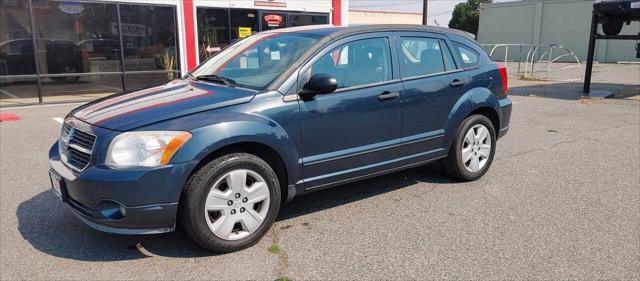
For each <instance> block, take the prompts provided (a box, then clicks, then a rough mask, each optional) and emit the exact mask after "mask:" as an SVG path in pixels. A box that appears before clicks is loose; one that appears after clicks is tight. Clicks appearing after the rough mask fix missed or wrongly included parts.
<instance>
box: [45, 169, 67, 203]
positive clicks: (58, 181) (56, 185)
mask: <svg viewBox="0 0 640 281" xmlns="http://www.w3.org/2000/svg"><path fill="white" fill-rule="evenodd" d="M49 179H50V180H51V190H53V193H55V194H56V195H57V196H58V198H60V199H61V200H62V201H65V200H66V190H65V186H64V181H62V177H60V176H58V175H57V174H55V173H54V172H52V171H49Z"/></svg>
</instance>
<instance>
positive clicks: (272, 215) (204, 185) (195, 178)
mask: <svg viewBox="0 0 640 281" xmlns="http://www.w3.org/2000/svg"><path fill="white" fill-rule="evenodd" d="M236 169H247V170H251V171H253V172H255V173H257V174H259V175H260V176H261V177H262V178H263V179H264V180H265V182H266V183H267V185H268V189H269V197H270V198H269V210H268V212H267V215H266V216H265V218H264V221H263V222H262V224H261V225H260V226H259V227H258V229H257V230H256V231H255V232H253V233H251V234H249V235H248V236H246V237H244V238H241V239H238V240H226V239H222V238H220V237H218V236H216V235H215V234H214V233H213V232H212V231H211V230H210V228H209V226H208V225H207V221H206V220H207V218H205V216H204V213H205V209H204V205H205V200H206V197H207V195H208V194H209V191H210V190H211V188H212V187H213V184H214V183H215V182H216V181H217V180H218V179H219V178H220V177H222V176H224V175H225V174H226V173H228V172H230V171H233V170H236ZM280 190H281V189H280V183H279V182H278V177H277V176H276V174H275V172H274V171H273V169H272V168H271V167H270V166H269V164H267V163H266V162H265V161H264V160H262V159H260V158H259V157H257V156H255V155H251V154H247V153H231V154H227V155H224V156H221V157H219V158H217V159H214V160H212V161H211V162H209V163H207V164H206V165H204V166H202V167H201V168H200V169H198V171H197V172H195V173H194V174H193V175H192V176H191V177H190V178H189V180H188V181H187V184H186V186H185V190H184V191H183V193H182V198H181V199H180V203H179V204H180V206H179V213H178V216H179V218H178V220H179V221H180V223H181V224H182V227H183V230H184V231H185V233H187V235H188V236H189V237H190V238H191V239H193V240H194V241H195V242H197V243H198V244H200V245H202V246H203V247H204V248H206V249H208V250H211V251H213V252H217V253H228V252H234V251H238V250H242V249H245V248H247V247H250V246H252V245H254V244H255V243H257V242H258V241H259V240H260V238H262V236H264V235H265V234H266V233H267V232H268V231H269V228H270V227H271V225H272V224H273V222H274V221H275V219H276V217H277V215H278V211H279V208H280V200H281V198H280V197H281V192H280Z"/></svg>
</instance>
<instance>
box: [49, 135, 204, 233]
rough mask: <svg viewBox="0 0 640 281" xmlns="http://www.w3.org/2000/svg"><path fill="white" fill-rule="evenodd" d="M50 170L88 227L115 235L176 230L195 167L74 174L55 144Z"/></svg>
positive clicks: (99, 169) (95, 168)
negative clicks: (184, 192)
mask: <svg viewBox="0 0 640 281" xmlns="http://www.w3.org/2000/svg"><path fill="white" fill-rule="evenodd" d="M49 165H50V173H51V174H52V175H53V176H52V180H56V179H57V180H59V182H60V188H61V199H62V200H63V201H64V203H65V204H66V205H67V206H69V208H70V209H71V210H72V212H73V213H74V214H75V215H76V216H78V217H79V218H80V219H81V220H82V221H83V222H85V223H86V224H87V225H89V226H91V227H92V228H95V229H97V230H100V231H104V232H111V233H120V234H152V233H162V232H170V231H173V230H174V228H175V222H176V214H177V210H178V201H179V199H180V193H181V191H182V187H183V186H184V184H185V182H186V179H187V177H188V174H189V172H190V171H191V169H192V168H193V166H194V165H195V164H192V163H181V164H172V165H167V166H163V167H157V168H136V169H121V170H120V169H118V170H115V169H110V168H108V167H102V166H91V167H89V168H87V169H86V170H84V171H83V172H81V173H74V172H73V171H72V170H71V169H69V168H68V167H67V166H66V165H65V164H63V163H62V162H61V161H60V156H59V155H58V149H57V145H54V146H53V147H52V148H51V150H50V151H49Z"/></svg>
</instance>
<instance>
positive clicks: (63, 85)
mask: <svg viewBox="0 0 640 281" xmlns="http://www.w3.org/2000/svg"><path fill="white" fill-rule="evenodd" d="M119 92H122V75H120V74H92V75H82V76H73V75H71V76H59V77H56V79H44V80H42V95H43V96H44V101H45V102H69V101H90V100H95V99H98V98H101V97H104V96H108V95H112V94H116V93H119Z"/></svg>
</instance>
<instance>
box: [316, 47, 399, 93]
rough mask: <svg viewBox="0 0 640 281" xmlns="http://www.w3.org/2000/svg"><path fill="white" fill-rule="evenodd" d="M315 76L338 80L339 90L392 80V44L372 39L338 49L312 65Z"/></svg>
mask: <svg viewBox="0 0 640 281" xmlns="http://www.w3.org/2000/svg"><path fill="white" fill-rule="evenodd" d="M314 74H329V75H331V76H333V77H335V78H336V81H337V82H338V89H341V88H348V87H354V86H360V85H366V84H372V83H379V82H384V81H388V80H391V77H392V75H391V51H390V48H389V41H388V40H387V38H371V39H363V40H358V41H353V42H349V43H346V44H344V45H341V46H339V47H336V48H334V49H333V50H331V51H330V52H328V53H326V54H325V55H323V56H322V57H321V58H320V59H319V60H317V61H316V62H315V63H314V64H313V65H312V66H311V75H314Z"/></svg>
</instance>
